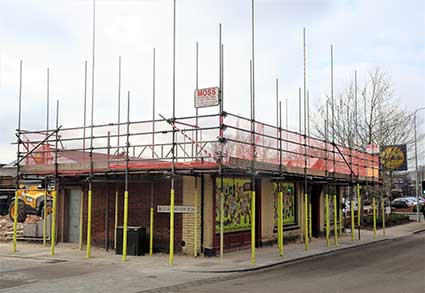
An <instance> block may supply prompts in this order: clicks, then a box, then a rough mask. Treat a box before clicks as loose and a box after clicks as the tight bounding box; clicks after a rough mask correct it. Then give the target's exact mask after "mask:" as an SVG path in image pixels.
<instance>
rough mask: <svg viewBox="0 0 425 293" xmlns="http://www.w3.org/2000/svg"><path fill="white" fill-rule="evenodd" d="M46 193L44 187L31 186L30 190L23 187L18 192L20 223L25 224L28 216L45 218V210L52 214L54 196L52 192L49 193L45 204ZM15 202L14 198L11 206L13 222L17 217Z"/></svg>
mask: <svg viewBox="0 0 425 293" xmlns="http://www.w3.org/2000/svg"><path fill="white" fill-rule="evenodd" d="M45 194H46V191H45V189H44V188H43V187H42V186H40V187H39V186H35V185H31V186H29V187H28V188H26V187H22V188H20V189H19V190H18V222H21V223H22V222H24V221H25V219H26V217H27V215H37V216H39V217H43V216H44V209H45V208H46V210H47V214H50V212H51V206H52V196H51V192H50V191H47V203H45V202H44V201H45ZM15 200H16V198H15V197H14V198H13V199H12V202H11V203H10V205H9V216H10V219H11V220H12V221H13V217H14V215H15Z"/></svg>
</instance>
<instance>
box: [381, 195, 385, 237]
mask: <svg viewBox="0 0 425 293" xmlns="http://www.w3.org/2000/svg"><path fill="white" fill-rule="evenodd" d="M381 209H382V235H384V236H385V201H384V198H382V199H381Z"/></svg>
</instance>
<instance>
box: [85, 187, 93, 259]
mask: <svg viewBox="0 0 425 293" xmlns="http://www.w3.org/2000/svg"><path fill="white" fill-rule="evenodd" d="M91 202H92V190H91V187H90V189H89V192H88V197H87V246H86V253H87V258H90V252H91V251H90V249H91Z"/></svg>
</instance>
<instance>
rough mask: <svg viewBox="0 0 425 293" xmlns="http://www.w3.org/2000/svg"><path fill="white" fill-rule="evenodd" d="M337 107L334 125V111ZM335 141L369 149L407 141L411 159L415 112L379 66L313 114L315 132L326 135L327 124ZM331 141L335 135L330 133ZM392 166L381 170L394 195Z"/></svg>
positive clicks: (419, 143) (419, 140) (325, 102)
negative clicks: (399, 99)
mask: <svg viewBox="0 0 425 293" xmlns="http://www.w3.org/2000/svg"><path fill="white" fill-rule="evenodd" d="M332 108H333V109H334V119H333V120H334V125H332V123H331V122H329V121H332V118H331V116H332V111H331V110H330V109H332ZM326 121H328V123H327V125H328V129H329V131H328V133H329V134H330V135H332V134H333V133H334V137H333V139H334V140H335V143H337V144H340V145H343V146H347V147H353V148H356V149H359V150H362V151H366V147H367V146H368V145H377V146H386V145H399V144H406V145H407V149H408V158H407V159H408V161H411V160H412V159H413V144H414V142H415V136H414V129H413V113H412V112H411V111H409V110H407V109H406V108H404V107H403V106H401V105H400V104H398V103H397V101H396V99H395V98H394V95H393V87H392V82H391V80H390V78H389V76H388V75H387V74H386V73H385V72H383V71H382V70H380V69H379V68H376V69H375V70H373V71H371V72H369V73H368V76H367V79H366V81H365V83H364V84H363V85H361V86H358V85H357V88H356V85H355V81H350V82H349V84H348V85H347V86H346V88H345V89H344V90H343V91H342V92H340V93H337V94H336V97H335V99H334V105H333V107H332V105H331V101H330V99H329V98H328V97H327V98H326V99H325V101H322V104H321V105H320V107H319V109H318V112H317V113H316V114H315V115H314V116H313V125H314V130H315V132H316V135H318V136H320V137H325V125H326ZM328 139H329V140H331V141H332V138H330V137H329V136H328ZM423 140H424V134H419V135H418V146H422V147H421V150H420V152H421V153H424V151H425V150H424V147H423V143H421V142H423ZM392 173H393V171H392V170H382V173H381V174H382V175H381V176H382V179H384V186H385V187H386V188H385V189H386V190H385V192H386V193H387V194H388V195H391V187H392V175H393V174H392Z"/></svg>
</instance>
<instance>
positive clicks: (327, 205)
mask: <svg viewBox="0 0 425 293" xmlns="http://www.w3.org/2000/svg"><path fill="white" fill-rule="evenodd" d="M325 218H326V246H329V244H330V243H329V238H330V237H329V230H330V224H329V195H328V194H326V195H325Z"/></svg>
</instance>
